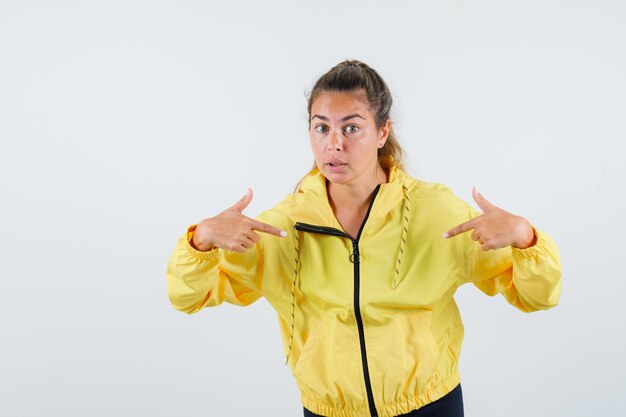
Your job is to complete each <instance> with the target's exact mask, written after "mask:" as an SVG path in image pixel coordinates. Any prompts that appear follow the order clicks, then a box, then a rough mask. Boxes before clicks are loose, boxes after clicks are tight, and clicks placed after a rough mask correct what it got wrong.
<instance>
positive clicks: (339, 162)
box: [326, 159, 347, 167]
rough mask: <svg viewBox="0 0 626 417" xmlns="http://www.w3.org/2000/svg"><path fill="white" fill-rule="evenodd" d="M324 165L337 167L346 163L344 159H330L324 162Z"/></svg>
mask: <svg viewBox="0 0 626 417" xmlns="http://www.w3.org/2000/svg"><path fill="white" fill-rule="evenodd" d="M326 165H330V166H331V167H338V166H342V165H347V164H346V163H345V162H344V161H342V160H339V159H331V160H330V161H328V162H326Z"/></svg>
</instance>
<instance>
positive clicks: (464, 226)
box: [443, 218, 476, 239]
mask: <svg viewBox="0 0 626 417" xmlns="http://www.w3.org/2000/svg"><path fill="white" fill-rule="evenodd" d="M475 221H476V218H474V219H472V220H468V221H466V222H465V223H461V224H460V225H458V226H456V227H453V228H452V229H450V230H448V231H447V232H446V233H444V234H443V237H444V238H445V239H448V238H450V237H454V236H456V235H458V234H461V233H465V232H467V231H469V230H472V229H474V223H475Z"/></svg>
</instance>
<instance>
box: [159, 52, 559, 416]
mask: <svg viewBox="0 0 626 417" xmlns="http://www.w3.org/2000/svg"><path fill="white" fill-rule="evenodd" d="M391 104H392V99H391V94H390V92H389V89H388V88H387V85H386V84H385V82H384V81H383V80H382V78H381V77H380V76H379V75H378V73H377V72H376V71H375V70H373V69H372V68H370V67H368V66H367V65H366V64H364V63H362V62H359V61H344V62H341V63H340V64H338V65H337V66H335V67H334V68H332V69H331V70H330V71H329V72H328V73H326V74H325V75H323V76H322V77H321V78H320V79H319V80H318V81H317V82H316V84H315V86H314V88H313V90H312V91H311V94H310V97H309V102H308V113H309V134H310V140H311V147H312V149H313V154H314V155H315V164H314V167H313V169H312V170H311V171H310V172H309V173H308V174H307V175H306V176H305V177H304V178H303V179H302V181H301V182H300V184H299V186H298V188H297V190H296V191H295V192H294V193H293V194H290V195H288V196H287V197H286V198H285V199H284V200H283V201H282V202H280V203H279V204H278V205H276V206H275V207H274V208H273V209H271V210H267V211H265V212H263V213H261V214H260V215H259V216H258V218H257V219H256V220H255V219H250V218H248V217H246V216H245V215H243V214H242V211H243V210H244V209H245V208H246V206H247V205H248V204H249V203H250V201H251V199H252V193H251V191H250V190H249V191H248V193H247V194H246V195H245V196H244V197H243V198H242V199H241V200H240V201H239V202H237V203H236V204H235V205H234V206H232V207H230V208H229V209H227V210H225V211H223V212H222V213H220V214H218V215H217V216H215V217H211V218H207V219H204V220H203V221H201V222H200V223H199V224H197V225H192V226H190V227H189V228H188V230H187V231H186V232H185V233H184V234H183V236H181V238H180V239H179V241H178V244H177V246H176V248H175V250H174V252H173V254H172V256H171V258H170V261H169V265H168V270H167V285H168V292H169V297H170V301H171V303H172V304H173V306H174V307H175V308H176V309H178V310H181V311H184V312H186V313H194V312H197V311H199V310H201V309H202V308H204V307H209V306H215V305H218V304H220V303H222V302H223V301H227V302H230V303H233V304H238V305H248V304H250V303H252V302H254V301H255V300H257V299H258V298H260V297H261V296H264V297H266V298H267V300H268V301H269V302H270V304H271V305H272V306H273V307H274V308H275V309H276V311H277V313H278V316H279V323H280V329H281V333H282V337H283V344H284V348H285V353H286V356H287V363H288V364H289V365H290V367H291V370H292V372H293V374H294V376H295V378H296V381H297V384H298V387H299V388H300V391H301V394H302V395H301V399H302V403H303V405H304V414H305V416H316V415H319V416H341V417H365V416H381V417H388V416H400V415H403V416H404V415H408V416H455V417H456V416H462V415H463V401H462V394H461V386H460V376H459V372H458V369H457V365H458V359H459V355H460V353H461V342H462V339H463V324H462V322H461V318H460V315H459V312H458V309H457V306H456V304H455V302H454V298H453V295H454V292H455V290H456V288H457V287H458V286H460V285H461V284H464V283H467V282H472V283H474V284H475V285H476V286H477V287H478V288H479V289H481V290H482V291H483V292H485V293H487V294H489V295H494V294H497V293H501V294H503V295H504V297H505V298H506V300H507V301H508V302H509V303H511V304H512V305H514V306H515V307H517V308H518V309H520V310H522V311H525V312H530V311H535V310H546V309H548V308H550V307H553V306H555V305H556V304H557V302H558V299H559V295H560V288H561V284H560V275H561V266H560V259H559V254H558V250H557V248H556V246H555V244H554V242H553V241H552V239H551V238H550V237H549V236H548V235H547V234H545V233H543V232H541V231H537V230H536V229H535V228H534V227H533V226H531V224H530V223H529V222H528V221H527V220H526V219H524V218H523V217H520V216H516V215H513V214H511V213H509V212H507V211H505V210H503V209H501V208H498V207H496V206H494V205H492V204H491V203H490V202H489V201H487V200H486V199H485V198H483V197H482V196H481V195H480V194H479V193H478V192H477V191H476V190H473V196H474V199H475V200H476V203H477V204H478V206H479V207H480V208H481V209H482V211H483V213H478V212H476V211H475V210H474V209H473V208H472V207H471V206H470V205H469V204H467V203H465V202H464V201H462V200H461V199H459V198H458V197H456V196H455V195H454V194H453V193H452V192H451V191H450V190H449V189H448V188H447V187H445V186H444V185H441V184H431V183H426V182H423V181H420V180H417V179H414V178H411V177H410V176H409V175H407V174H406V173H405V172H404V171H403V169H402V164H401V156H402V149H401V148H400V145H399V144H398V141H397V139H396V137H395V135H394V132H393V128H392V126H391V120H390V118H389V112H390V109H391ZM470 231H471V233H469V232H470Z"/></svg>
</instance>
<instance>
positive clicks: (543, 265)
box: [465, 205, 561, 312]
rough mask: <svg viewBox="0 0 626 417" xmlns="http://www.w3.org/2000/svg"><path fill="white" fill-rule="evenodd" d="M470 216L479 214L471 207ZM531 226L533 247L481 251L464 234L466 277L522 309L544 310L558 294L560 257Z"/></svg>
mask: <svg viewBox="0 0 626 417" xmlns="http://www.w3.org/2000/svg"><path fill="white" fill-rule="evenodd" d="M468 207H469V209H470V217H471V218H473V217H476V216H478V215H480V213H478V212H477V211H476V210H474V209H473V208H472V207H471V206H469V205H468ZM533 229H534V231H535V234H536V236H537V242H536V244H535V245H534V246H531V247H529V248H526V249H519V248H515V247H512V246H509V247H506V248H501V249H497V250H489V251H483V250H482V249H481V248H480V245H479V244H478V243H477V242H475V241H473V240H472V239H471V237H470V234H469V233H465V235H466V237H465V238H466V239H467V240H468V241H469V242H468V243H467V244H468V245H469V246H470V248H469V249H468V250H467V252H466V253H467V254H468V258H469V259H468V261H469V262H468V265H469V267H470V272H469V280H470V281H471V282H473V283H474V285H475V286H476V287H478V288H479V289H480V290H481V291H482V292H484V293H485V294H487V295H489V296H494V295H496V294H502V295H503V296H504V298H505V299H506V301H507V302H508V303H509V304H511V305H513V306H515V307H516V308H518V309H519V310H521V311H523V312H532V311H537V310H547V309H549V308H552V307H554V306H556V305H557V304H558V302H559V297H560V294H561V259H560V256H559V251H558V249H557V247H556V244H555V243H554V241H553V240H552V238H551V237H550V236H549V235H548V234H546V233H545V232H542V231H540V230H537V229H536V228H535V227H534V226H533Z"/></svg>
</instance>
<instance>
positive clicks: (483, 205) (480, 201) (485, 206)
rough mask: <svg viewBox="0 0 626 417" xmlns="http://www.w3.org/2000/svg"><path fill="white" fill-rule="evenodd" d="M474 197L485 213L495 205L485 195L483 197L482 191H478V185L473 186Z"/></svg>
mask: <svg viewBox="0 0 626 417" xmlns="http://www.w3.org/2000/svg"><path fill="white" fill-rule="evenodd" d="M472 197H474V201H475V202H476V204H478V207H480V209H481V210H482V211H483V213H484V212H487V211H489V210H491V209H493V208H494V207H495V206H494V205H493V204H491V203H490V202H489V201H488V200H487V199H486V198H485V197H483V195H482V194H481V193H479V192H478V190H477V189H476V187H472Z"/></svg>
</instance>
